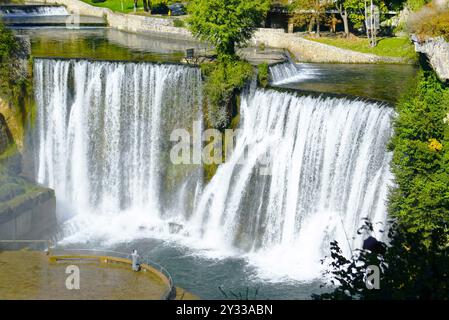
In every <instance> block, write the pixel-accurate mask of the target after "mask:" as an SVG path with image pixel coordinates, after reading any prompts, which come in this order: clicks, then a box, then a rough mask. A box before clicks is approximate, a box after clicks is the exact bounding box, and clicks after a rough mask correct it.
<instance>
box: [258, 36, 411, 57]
mask: <svg viewBox="0 0 449 320" xmlns="http://www.w3.org/2000/svg"><path fill="white" fill-rule="evenodd" d="M251 42H252V45H255V46H258V45H260V44H264V45H265V46H267V47H273V48H284V49H287V50H289V51H290V52H291V53H292V54H294V55H295V57H296V59H297V60H299V61H303V62H318V63H319V62H329V63H407V61H405V60H404V59H402V58H394V57H381V56H377V55H374V54H367V53H361V52H356V51H351V50H346V49H341V48H338V47H334V46H330V45H327V44H323V43H319V42H315V41H311V40H307V39H304V38H303V37H301V36H299V35H297V34H292V33H286V32H285V31H284V30H283V29H262V28H261V29H259V30H258V31H256V33H255V35H254V37H253V39H252V41H251Z"/></svg>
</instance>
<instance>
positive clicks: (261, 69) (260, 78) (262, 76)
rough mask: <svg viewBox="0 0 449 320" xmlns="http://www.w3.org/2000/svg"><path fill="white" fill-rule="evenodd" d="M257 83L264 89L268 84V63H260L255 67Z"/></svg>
mask: <svg viewBox="0 0 449 320" xmlns="http://www.w3.org/2000/svg"><path fill="white" fill-rule="evenodd" d="M257 69H258V73H257V82H258V84H259V86H261V87H263V88H266V87H267V86H268V84H269V67H268V63H266V62H265V63H261V64H259V65H258V66H257Z"/></svg>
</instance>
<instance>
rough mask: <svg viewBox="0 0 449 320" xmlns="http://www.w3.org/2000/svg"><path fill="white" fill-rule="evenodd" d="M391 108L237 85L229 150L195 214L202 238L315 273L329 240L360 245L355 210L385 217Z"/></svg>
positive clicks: (268, 263)
mask: <svg viewBox="0 0 449 320" xmlns="http://www.w3.org/2000/svg"><path fill="white" fill-rule="evenodd" d="M392 114H393V111H392V109H391V108H388V107H383V106H380V105H377V104H375V103H367V102H363V101H349V100H345V99H335V98H327V99H325V98H312V97H296V96H294V95H292V94H289V93H279V92H275V91H262V90H257V91H256V92H255V93H254V94H249V93H247V94H246V95H244V96H243V98H242V104H241V121H242V122H243V123H242V127H241V130H242V132H241V134H240V136H239V137H238V139H237V144H236V147H235V151H234V153H233V154H232V157H231V158H230V159H229V161H228V162H227V163H225V164H223V165H222V166H221V167H220V168H219V170H218V171H217V173H216V175H215V176H214V178H213V179H212V181H211V182H210V184H209V185H208V186H206V188H205V190H204V192H203V195H202V197H201V201H200V203H199V205H198V208H197V212H196V213H195V216H194V219H196V220H195V221H196V223H195V226H196V227H199V228H198V232H199V233H200V234H201V237H202V238H203V239H204V242H205V243H208V244H209V245H210V246H211V247H223V246H226V245H227V246H229V247H231V246H232V247H238V248H240V249H242V250H243V251H244V252H250V256H251V258H252V259H253V260H254V261H258V262H259V263H258V265H259V266H261V268H262V270H264V271H266V272H268V273H269V274H272V273H278V275H282V274H289V275H295V277H297V278H299V279H311V278H314V277H317V276H319V270H320V269H321V268H320V263H319V260H320V259H322V258H323V257H324V256H325V255H326V253H327V252H328V251H327V250H326V249H327V248H328V245H329V243H330V241H332V240H334V239H336V240H338V241H339V243H340V244H341V245H342V247H343V249H344V250H345V251H346V252H348V250H349V244H348V241H349V242H350V245H351V247H352V248H355V247H360V244H361V238H360V237H355V236H356V234H357V232H356V231H357V229H358V228H359V227H360V226H361V224H362V218H364V217H368V218H370V219H371V220H372V221H373V222H385V219H386V208H385V203H384V202H385V200H386V193H387V187H388V181H389V179H390V171H389V161H390V157H391V155H390V154H389V153H387V152H386V144H387V142H388V140H389V139H390V135H391V129H390V127H391V123H390V122H391V118H392ZM242 158H244V159H245V161H243V162H242V161H241V159H242ZM378 236H379V235H378ZM353 237H355V238H354V239H353ZM271 276H273V275H271ZM271 276H270V277H271Z"/></svg>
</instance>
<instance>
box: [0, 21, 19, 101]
mask: <svg viewBox="0 0 449 320" xmlns="http://www.w3.org/2000/svg"><path fill="white" fill-rule="evenodd" d="M17 48H18V44H17V41H16V39H15V38H14V35H13V34H12V32H11V31H10V30H9V29H8V28H6V27H5V25H4V24H3V23H1V21H0V96H1V97H3V98H5V100H6V101H9V102H12V101H13V96H14V85H15V84H16V81H17V80H19V77H17V75H16V74H15V70H14V69H15V68H14V59H13V56H14V54H15V52H16V51H17Z"/></svg>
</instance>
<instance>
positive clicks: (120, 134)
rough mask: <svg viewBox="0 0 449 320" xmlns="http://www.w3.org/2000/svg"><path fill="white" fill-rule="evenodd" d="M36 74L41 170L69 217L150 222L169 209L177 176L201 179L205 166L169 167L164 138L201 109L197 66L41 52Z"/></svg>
mask: <svg viewBox="0 0 449 320" xmlns="http://www.w3.org/2000/svg"><path fill="white" fill-rule="evenodd" d="M34 75H35V84H36V86H35V95H36V104H37V108H38V112H37V113H38V114H37V125H36V134H35V136H36V137H37V141H36V143H35V150H36V160H37V161H36V163H37V166H36V170H35V171H36V177H37V181H38V182H40V183H42V184H44V185H47V186H49V187H50V188H54V189H55V191H56V197H57V199H58V211H59V212H58V213H59V215H60V217H61V218H62V219H65V218H67V216H71V215H77V216H84V217H86V218H87V223H88V224H92V223H93V224H95V219H97V218H98V219H99V220H97V221H98V223H99V227H100V229H101V225H102V224H103V226H105V225H108V223H112V221H109V222H108V219H112V218H117V217H121V218H123V219H125V220H128V222H129V225H130V228H131V227H135V226H136V225H145V224H146V223H147V222H150V223H151V222H154V221H155V220H157V219H159V218H161V217H162V216H164V215H167V214H168V213H167V210H162V208H163V207H166V203H173V202H174V199H173V198H172V197H174V196H176V190H175V188H174V187H173V185H174V183H173V181H176V179H178V180H183V181H185V180H187V181H189V183H191V184H193V189H194V188H195V186H196V184H198V183H201V178H202V175H201V172H197V171H198V170H196V169H198V168H195V167H194V166H191V167H190V168H189V170H181V169H182V168H181V169H180V168H177V167H175V166H171V165H170V163H169V151H170V141H169V140H168V139H166V138H167V137H169V136H170V132H171V131H172V130H173V129H176V128H179V127H181V128H191V127H192V123H193V122H194V121H195V120H198V118H199V117H200V112H199V110H198V106H199V105H201V87H200V85H201V75H200V71H199V70H198V69H196V68H191V67H187V66H177V65H158V64H149V63H114V62H88V61H75V60H47V59H43V60H42V59H36V60H35V64H34ZM187 178H188V179H187ZM102 218H103V219H105V220H101V219H102ZM114 232H116V233H117V235H120V233H121V232H123V230H120V229H118V230H117V229H116V230H114Z"/></svg>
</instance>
